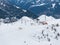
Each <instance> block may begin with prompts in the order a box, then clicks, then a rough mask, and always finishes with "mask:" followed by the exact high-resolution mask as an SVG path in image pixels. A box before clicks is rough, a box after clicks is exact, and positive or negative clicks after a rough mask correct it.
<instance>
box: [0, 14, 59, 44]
mask: <svg viewBox="0 0 60 45" xmlns="http://www.w3.org/2000/svg"><path fill="white" fill-rule="evenodd" d="M38 19H39V20H37V19H35V20H33V19H31V18H29V17H26V16H24V17H22V18H21V19H20V20H18V21H17V22H13V23H9V24H4V23H2V22H0V45H60V23H59V22H60V19H55V18H53V17H51V16H50V17H48V16H46V23H47V24H44V25H43V22H44V21H45V15H42V16H40V17H39V18H38ZM39 22H42V23H39ZM48 22H49V23H48ZM53 22H57V23H53Z"/></svg>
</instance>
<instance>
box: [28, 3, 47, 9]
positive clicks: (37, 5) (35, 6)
mask: <svg viewBox="0 0 60 45" xmlns="http://www.w3.org/2000/svg"><path fill="white" fill-rule="evenodd" d="M43 5H46V4H45V3H42V4H35V5H31V6H30V7H29V8H32V7H37V6H43Z"/></svg>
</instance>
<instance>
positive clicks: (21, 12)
mask: <svg viewBox="0 0 60 45" xmlns="http://www.w3.org/2000/svg"><path fill="white" fill-rule="evenodd" d="M0 2H1V3H0V18H2V19H6V18H8V20H9V21H11V22H14V21H16V20H13V19H14V18H15V19H16V18H17V19H20V18H21V17H23V16H28V17H30V18H33V19H34V18H37V17H38V16H37V15H35V14H33V13H32V12H30V11H28V10H25V9H22V8H20V7H19V6H16V5H12V4H9V3H7V2H6V1H2V0H0Z"/></svg>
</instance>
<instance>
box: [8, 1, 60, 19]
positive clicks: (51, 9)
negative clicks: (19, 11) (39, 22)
mask: <svg viewBox="0 0 60 45" xmlns="http://www.w3.org/2000/svg"><path fill="white" fill-rule="evenodd" d="M8 2H9V3H10V4H13V5H17V6H20V7H21V8H23V9H26V10H29V11H30V12H32V13H34V14H36V15H38V16H40V15H42V14H46V15H47V16H49V15H51V16H54V17H55V18H60V10H59V9H60V0H8Z"/></svg>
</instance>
